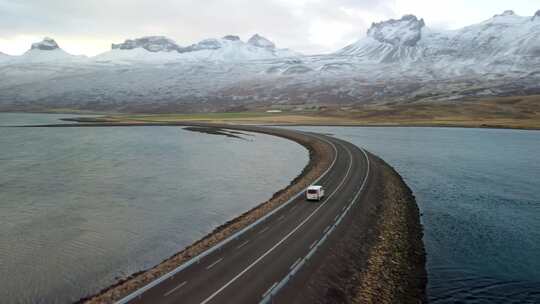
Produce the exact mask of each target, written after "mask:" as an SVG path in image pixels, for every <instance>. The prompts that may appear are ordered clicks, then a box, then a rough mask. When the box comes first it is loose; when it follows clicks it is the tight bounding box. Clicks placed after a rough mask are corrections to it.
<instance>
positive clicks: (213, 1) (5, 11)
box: [0, 0, 393, 51]
mask: <svg viewBox="0 0 540 304" xmlns="http://www.w3.org/2000/svg"><path fill="white" fill-rule="evenodd" d="M291 3H293V4H291ZM392 5H393V0H383V1H376V0H335V1H330V0H318V1H311V2H310V1H307V2H305V3H304V4H302V5H294V2H287V1H283V0H282V1H278V0H258V1H253V0H229V1H223V0H221V1H220V0H200V1H195V0H181V1H178V0H176V1H174V0H162V1H149V0H131V1H128V0H115V1H105V0H103V1H98V0H77V1H65V0H21V1H10V0H0V37H4V38H7V37H9V36H13V35H16V34H36V33H39V34H47V35H50V36H53V37H54V36H55V35H63V36H73V37H75V36H76V37H85V36H91V37H94V38H95V37H103V38H108V37H124V38H134V37H138V36H142V35H152V34H163V35H167V36H170V37H171V38H173V39H175V40H176V41H178V42H179V43H180V44H183V45H186V44H190V43H193V42H195V41H198V40H200V39H203V38H208V37H218V36H223V35H225V34H229V33H231V34H238V35H241V36H242V38H244V39H246V38H248V37H247V35H251V34H254V33H261V34H262V35H265V36H268V37H269V38H270V39H272V40H274V41H275V42H276V43H277V44H278V46H279V47H290V48H293V49H299V50H301V51H306V50H308V51H309V50H310V49H313V50H315V49H317V48H320V47H321V46H317V45H314V44H313V43H311V42H310V41H309V39H308V33H309V30H310V26H311V22H312V21H313V20H315V19H317V20H323V21H329V22H332V21H339V22H346V23H349V24H351V25H353V26H355V27H358V36H360V35H361V34H362V33H364V32H365V28H366V26H367V25H368V24H369V23H370V22H371V21H373V20H357V19H355V18H351V17H350V16H348V15H347V14H345V13H344V12H343V10H342V8H346V9H353V10H364V11H376V12H377V13H378V14H383V15H388V16H392V10H391V7H392ZM293 7H296V9H295V10H293ZM337 34H339V33H337ZM349 35H350V33H349ZM112 42H117V41H111V43H112Z"/></svg>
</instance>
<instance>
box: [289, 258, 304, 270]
mask: <svg viewBox="0 0 540 304" xmlns="http://www.w3.org/2000/svg"><path fill="white" fill-rule="evenodd" d="M301 259H302V258H298V260H296V261H295V262H294V263H293V264H292V265H291V267H289V270H291V269H294V267H296V265H298V263H300V260H301Z"/></svg>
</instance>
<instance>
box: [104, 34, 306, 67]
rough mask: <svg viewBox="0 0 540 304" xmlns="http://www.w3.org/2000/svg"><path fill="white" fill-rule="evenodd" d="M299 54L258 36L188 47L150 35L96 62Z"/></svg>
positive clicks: (215, 59) (230, 59) (231, 59)
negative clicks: (244, 40) (278, 47)
mask: <svg viewBox="0 0 540 304" xmlns="http://www.w3.org/2000/svg"><path fill="white" fill-rule="evenodd" d="M298 55H299V54H298V53H296V52H293V51H290V50H288V49H277V48H276V46H275V44H274V43H273V42H271V41H270V40H268V39H266V38H264V37H262V36H260V35H258V34H256V35H254V36H253V37H251V38H250V39H249V40H248V42H247V43H246V42H243V41H242V40H241V39H240V37H238V36H234V35H227V36H224V37H223V38H219V39H215V38H211V39H205V40H202V41H200V42H198V43H195V44H192V45H190V46H187V47H181V46H179V45H178V44H176V42H174V41H173V40H172V39H169V38H166V37H163V36H150V37H143V38H138V39H133V40H130V39H128V40H126V41H125V42H124V43H119V44H113V45H112V50H110V51H108V52H105V53H103V54H100V55H98V56H96V57H95V58H94V60H96V61H98V62H112V63H129V62H131V63H136V62H147V63H148V62H150V63H151V62H154V63H158V62H161V63H163V62H171V61H177V62H197V61H212V62H238V61H249V60H263V59H273V58H282V57H290V56H298Z"/></svg>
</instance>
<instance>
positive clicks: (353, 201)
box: [260, 148, 370, 303]
mask: <svg viewBox="0 0 540 304" xmlns="http://www.w3.org/2000/svg"><path fill="white" fill-rule="evenodd" d="M359 149H360V150H361V151H362V153H363V154H364V156H365V158H366V162H367V170H366V176H365V177H364V180H363V181H362V185H361V186H360V189H359V190H358V192H357V193H356V195H355V196H354V198H353V199H352V201H351V202H350V204H349V206H345V207H344V208H343V209H344V210H345V211H344V212H343V214H342V215H341V217H340V218H341V219H343V217H345V216H346V215H347V212H348V211H349V210H350V209H351V208H352V206H353V205H354V204H355V203H356V202H357V200H358V198H359V196H360V194H362V191H363V190H364V188H365V186H366V182H367V180H368V178H369V173H370V162H369V157H368V155H367V153H366V151H365V150H364V149H362V148H359ZM341 219H340V220H341ZM329 234H330V232H328V233H327V235H324V236H323V238H322V239H321V240H320V241H319V242H320V243H321V244H322V242H324V240H325V239H326V237H327V236H328V235H329ZM317 242H318V241H315V242H314V243H313V244H311V246H310V252H309V253H308V255H307V256H306V257H305V258H306V259H308V258H309V256H310V255H312V252H311V250H312V247H313V246H315V243H317ZM313 252H314V251H313ZM292 272H293V270H291V271H290V272H289V274H287V276H289V275H291V274H292ZM287 276H286V277H287ZM283 280H286V278H284V279H283ZM283 280H282V281H281V282H283ZM278 286H279V283H278ZM283 286H284V285H282V287H283ZM280 288H281V287H280ZM280 288H279V289H278V290H277V292H279V290H280ZM272 292H273V291H272ZM266 302H267V301H265V299H264V298H263V300H262V301H261V302H260V303H266Z"/></svg>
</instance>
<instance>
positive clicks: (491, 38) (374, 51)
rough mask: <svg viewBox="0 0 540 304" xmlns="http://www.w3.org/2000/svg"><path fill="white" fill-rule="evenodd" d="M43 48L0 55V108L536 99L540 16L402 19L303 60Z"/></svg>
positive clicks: (231, 43)
mask: <svg viewBox="0 0 540 304" xmlns="http://www.w3.org/2000/svg"><path fill="white" fill-rule="evenodd" d="M51 40H52V39H46V40H44V41H43V42H41V43H38V44H35V47H34V46H33V47H32V49H31V50H30V51H28V52H27V53H26V54H24V55H22V56H13V58H15V57H17V60H15V59H13V58H11V59H9V60H7V61H2V59H1V58H2V57H1V56H0V110H2V109H19V110H24V109H26V108H31V107H32V106H35V105H39V106H40V107H45V106H46V107H64V108H66V107H68V108H77V107H80V108H86V109H111V110H121V111H122V110H123V111H146V110H147V109H152V111H210V110H216V109H218V110H219V109H227V107H229V106H231V107H232V106H237V105H244V104H246V103H264V104H273V103H279V104H281V103H295V104H298V103H319V104H326V103H333V104H335V103H338V104H351V103H379V102H410V101H438V100H446V101H447V100H460V99H463V98H469V97H478V96H501V95H502V96H508V95H513V94H514V95H526V94H540V11H538V12H536V13H535V14H534V15H533V16H527V17H523V16H517V15H516V14H515V13H513V12H512V11H505V12H503V13H501V14H498V15H495V16H493V17H492V18H490V19H487V20H485V21H483V22H480V23H478V24H474V25H470V26H467V27H464V28H461V29H457V30H447V31H441V30H435V29H432V28H430V27H429V25H428V24H426V23H425V22H424V21H423V19H421V18H418V17H416V16H414V15H406V16H403V17H402V18H399V19H391V20H387V21H383V22H378V23H373V24H372V26H371V27H370V29H369V30H368V31H367V34H365V36H364V37H363V38H361V39H360V40H359V41H358V42H356V43H354V44H352V45H349V46H347V47H345V48H344V49H342V50H340V51H337V52H335V53H332V54H325V55H313V56H305V55H301V54H298V53H295V52H293V51H290V50H287V49H279V48H276V46H275V44H274V43H273V42H271V41H270V40H268V39H266V38H264V37H262V36H260V35H258V34H256V35H253V36H252V37H251V38H250V39H248V40H247V42H244V41H242V40H241V39H240V38H239V37H238V36H233V35H227V36H225V37H222V38H213V39H205V40H202V41H200V42H198V43H195V44H192V45H189V46H185V47H184V46H180V45H178V44H176V43H175V42H174V41H173V40H171V39H169V38H166V37H162V36H150V37H143V38H139V39H132V40H126V41H125V42H123V43H119V44H114V45H113V47H112V50H110V51H108V52H106V53H104V54H101V55H99V56H96V57H93V58H90V59H89V60H70V58H72V56H71V55H69V54H67V53H65V52H63V51H62V50H61V49H60V48H59V47H58V45H57V44H56V43H55V42H54V41H51ZM53 42H54V43H53ZM34 54H35V55H34ZM53 54H58V55H53ZM33 56H35V57H37V58H40V60H39V61H35V62H40V64H39V65H38V64H33V61H31V60H30V58H32V57H33ZM50 58H55V60H44V59H50ZM23 59H24V60H23ZM21 63H24V64H21Z"/></svg>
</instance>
